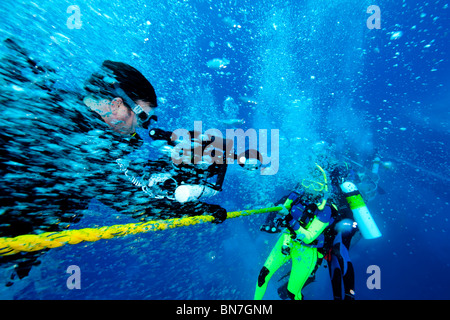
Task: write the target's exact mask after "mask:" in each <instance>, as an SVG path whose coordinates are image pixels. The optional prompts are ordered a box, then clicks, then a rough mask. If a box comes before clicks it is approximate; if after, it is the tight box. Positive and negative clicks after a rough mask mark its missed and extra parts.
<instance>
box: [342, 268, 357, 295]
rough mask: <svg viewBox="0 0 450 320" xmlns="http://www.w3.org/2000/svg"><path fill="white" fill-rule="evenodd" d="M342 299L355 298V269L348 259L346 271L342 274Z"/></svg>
mask: <svg viewBox="0 0 450 320" xmlns="http://www.w3.org/2000/svg"><path fill="white" fill-rule="evenodd" d="M343 280H344V290H345V297H344V300H355V271H354V270H353V263H352V262H351V261H348V263H347V272H346V273H345V275H344V278H343Z"/></svg>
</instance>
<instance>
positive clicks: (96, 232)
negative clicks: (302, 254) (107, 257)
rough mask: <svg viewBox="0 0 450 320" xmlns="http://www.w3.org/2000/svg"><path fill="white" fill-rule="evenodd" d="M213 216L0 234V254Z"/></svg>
mask: <svg viewBox="0 0 450 320" xmlns="http://www.w3.org/2000/svg"><path fill="white" fill-rule="evenodd" d="M281 209H282V207H270V208H264V209H256V210H242V211H234V212H228V213H227V219H231V218H237V217H241V216H248V215H253V214H259V213H267V212H273V211H280V210H281ZM213 220H214V217H213V216H209V215H202V216H193V217H185V218H175V219H168V220H158V221H148V222H138V223H129V224H122V225H114V226H106V227H101V228H85V229H80V230H65V231H61V232H45V233H42V234H36V235H35V234H29V235H22V236H17V237H15V238H3V237H0V256H6V255H12V254H16V253H19V252H32V251H39V250H43V249H48V248H57V247H61V246H64V245H66V244H77V243H80V242H83V241H89V242H94V241H98V240H100V239H112V238H117V237H123V236H126V235H131V234H137V233H145V232H153V231H162V230H167V229H173V228H178V227H184V226H190V225H195V224H198V223H205V222H212V221H213Z"/></svg>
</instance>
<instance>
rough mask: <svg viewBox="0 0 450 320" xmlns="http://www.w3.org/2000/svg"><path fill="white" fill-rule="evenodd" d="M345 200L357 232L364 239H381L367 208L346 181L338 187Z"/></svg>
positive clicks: (354, 188) (353, 187)
mask: <svg viewBox="0 0 450 320" xmlns="http://www.w3.org/2000/svg"><path fill="white" fill-rule="evenodd" d="M340 188H341V190H342V192H343V193H344V196H345V199H346V200H347V202H348V204H349V206H350V209H351V210H352V212H353V217H354V218H355V221H356V223H357V224H358V228H359V230H361V234H362V236H363V237H364V239H375V238H378V237H381V232H380V230H379V229H378V227H377V224H376V223H375V221H374V220H373V218H372V215H371V214H370V211H369V209H368V208H367V206H366V204H365V203H364V200H363V198H362V196H361V193H359V191H358V188H357V187H356V186H355V185H354V184H353V183H352V182H349V181H346V182H344V183H342V184H341V185H340Z"/></svg>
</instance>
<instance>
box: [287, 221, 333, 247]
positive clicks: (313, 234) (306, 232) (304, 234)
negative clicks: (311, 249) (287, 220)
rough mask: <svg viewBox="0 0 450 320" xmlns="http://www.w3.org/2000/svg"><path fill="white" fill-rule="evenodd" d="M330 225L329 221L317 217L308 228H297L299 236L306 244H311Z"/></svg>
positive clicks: (296, 231)
mask: <svg viewBox="0 0 450 320" xmlns="http://www.w3.org/2000/svg"><path fill="white" fill-rule="evenodd" d="M328 225H329V223H328V222H322V221H320V220H319V218H318V217H315V218H314V220H313V221H312V222H311V224H310V225H309V227H308V228H307V229H305V228H302V227H300V228H299V229H297V230H295V233H296V235H297V238H298V239H300V240H301V241H303V242H304V243H306V244H310V243H311V242H313V241H314V240H316V238H317V237H318V236H319V235H320V234H321V233H322V232H323V231H324V230H325V228H326V227H327V226H328Z"/></svg>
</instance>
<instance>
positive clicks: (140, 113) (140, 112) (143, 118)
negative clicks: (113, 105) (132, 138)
mask: <svg viewBox="0 0 450 320" xmlns="http://www.w3.org/2000/svg"><path fill="white" fill-rule="evenodd" d="M114 90H115V91H116V94H117V95H118V96H119V97H121V98H122V99H124V100H125V102H126V103H127V105H128V106H129V107H130V108H131V110H132V111H133V112H134V113H135V114H136V117H137V119H138V121H137V122H138V126H140V127H142V128H144V129H148V127H149V126H150V123H151V122H152V120H154V121H155V122H156V121H158V117H157V116H156V115H155V107H151V106H150V111H149V112H148V113H147V112H145V111H144V109H143V108H142V107H141V106H140V105H138V104H136V103H135V102H134V101H133V100H132V99H131V98H130V97H129V96H128V95H127V94H126V93H125V91H123V90H122V89H121V88H120V87H119V85H118V84H117V83H114Z"/></svg>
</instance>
